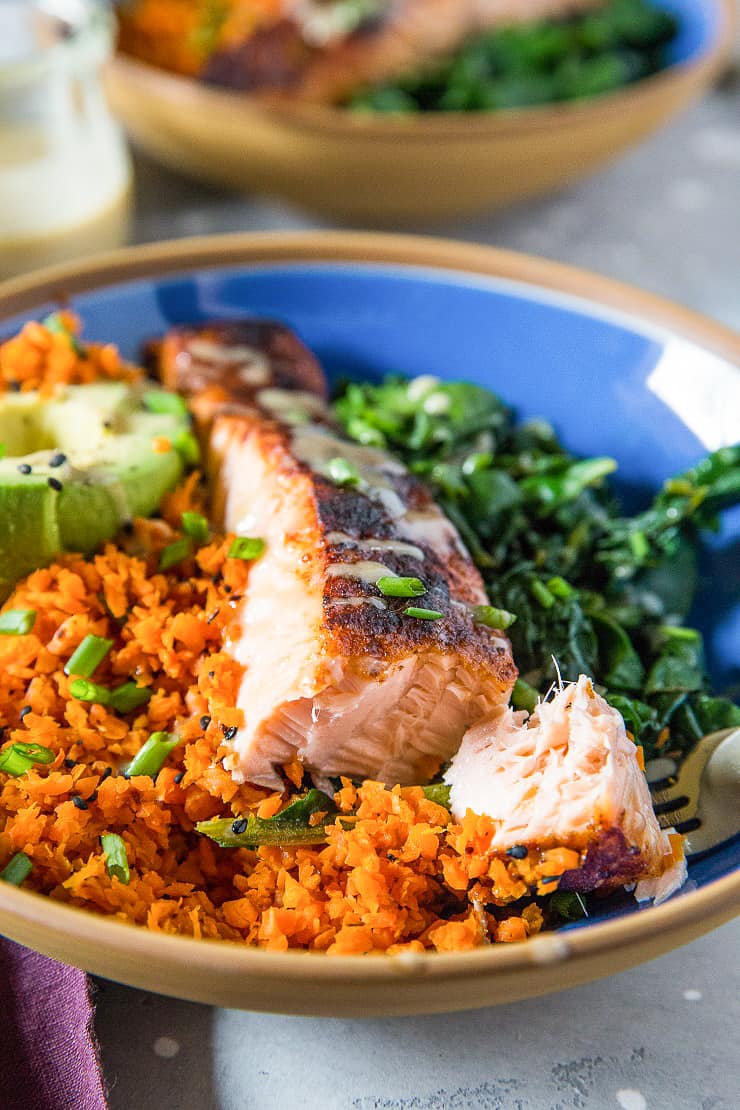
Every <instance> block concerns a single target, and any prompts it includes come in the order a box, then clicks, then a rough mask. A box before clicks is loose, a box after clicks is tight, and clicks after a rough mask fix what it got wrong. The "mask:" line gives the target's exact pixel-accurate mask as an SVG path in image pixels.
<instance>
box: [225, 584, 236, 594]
mask: <svg viewBox="0 0 740 1110" xmlns="http://www.w3.org/2000/svg"><path fill="white" fill-rule="evenodd" d="M233 589H234V587H233V586H229V584H228V583H227V584H226V585H225V586H224V593H227V594H230V593H231V591H232V590H233Z"/></svg>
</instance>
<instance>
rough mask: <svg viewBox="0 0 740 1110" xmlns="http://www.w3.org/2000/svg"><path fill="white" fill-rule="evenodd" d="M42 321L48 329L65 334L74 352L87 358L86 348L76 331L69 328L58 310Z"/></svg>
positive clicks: (58, 333) (80, 356)
mask: <svg viewBox="0 0 740 1110" xmlns="http://www.w3.org/2000/svg"><path fill="white" fill-rule="evenodd" d="M41 323H42V324H43V325H44V327H45V328H46V330H47V331H51V332H54V333H55V334H56V335H63V336H65V337H66V338H67V339H68V340H69V345H70V347H71V348H72V350H73V351H74V353H75V354H76V355H77V356H78V357H79V358H85V355H86V353H87V352H86V351H85V348H84V347H83V346H82V344H81V343H80V341H79V340H78V338H77V336H76V335H75V333H74V332H73V331H70V330H69V328H68V327H67V325H66V324H65V323H64V320H62V318H61V316H60V315H59V313H58V312H52V313H51V315H50V316H47V317H46V318H45V319H44V320H42V321H41Z"/></svg>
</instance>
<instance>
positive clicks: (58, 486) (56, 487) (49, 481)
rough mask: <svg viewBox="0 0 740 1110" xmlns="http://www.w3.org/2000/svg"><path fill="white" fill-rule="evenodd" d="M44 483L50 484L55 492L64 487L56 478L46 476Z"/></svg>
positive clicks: (59, 491)
mask: <svg viewBox="0 0 740 1110" xmlns="http://www.w3.org/2000/svg"><path fill="white" fill-rule="evenodd" d="M46 484H47V485H48V486H51V488H52V489H54V490H56V491H57V493H61V492H62V490H63V489H64V486H63V485H62V483H61V482H60V481H59V479H58V478H47V479H46Z"/></svg>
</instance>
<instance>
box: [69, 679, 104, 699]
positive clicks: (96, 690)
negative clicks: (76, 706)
mask: <svg viewBox="0 0 740 1110" xmlns="http://www.w3.org/2000/svg"><path fill="white" fill-rule="evenodd" d="M69 692H70V694H71V695H72V697H73V698H77V700H78V701H92V702H95V703H96V704H97V705H110V699H111V693H112V691H111V690H109V689H108V687H107V686H100V685H99V684H98V683H97V682H90V680H89V679H87V678H73V679H72V681H71V682H70V684H69Z"/></svg>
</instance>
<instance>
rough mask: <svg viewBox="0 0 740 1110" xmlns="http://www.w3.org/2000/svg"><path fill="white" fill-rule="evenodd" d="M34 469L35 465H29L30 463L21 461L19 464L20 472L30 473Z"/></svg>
mask: <svg viewBox="0 0 740 1110" xmlns="http://www.w3.org/2000/svg"><path fill="white" fill-rule="evenodd" d="M32 469H33V467H31V466H29V465H28V463H20V464H19V466H18V473H19V474H30V473H31V471H32Z"/></svg>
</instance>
